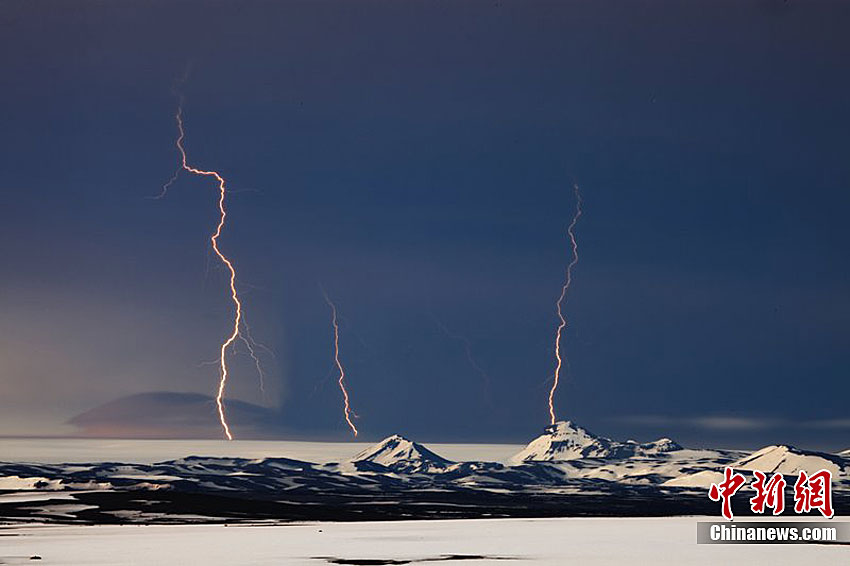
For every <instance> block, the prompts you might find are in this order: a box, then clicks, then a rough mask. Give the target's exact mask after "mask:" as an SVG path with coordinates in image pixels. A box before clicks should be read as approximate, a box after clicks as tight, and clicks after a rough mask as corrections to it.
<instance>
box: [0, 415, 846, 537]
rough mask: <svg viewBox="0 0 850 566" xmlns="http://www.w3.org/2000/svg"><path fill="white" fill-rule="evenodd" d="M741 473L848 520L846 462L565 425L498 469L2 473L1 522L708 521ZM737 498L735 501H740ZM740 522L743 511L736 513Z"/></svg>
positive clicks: (5, 468) (384, 444)
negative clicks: (827, 505) (689, 517)
mask: <svg viewBox="0 0 850 566" xmlns="http://www.w3.org/2000/svg"><path fill="white" fill-rule="evenodd" d="M727 465H731V466H733V467H735V469H736V470H739V471H741V472H743V473H746V472H752V471H753V470H761V471H764V472H769V473H781V474H784V475H788V476H789V477H788V478H787V480H788V483H789V484H791V485H793V481H794V478H792V477H791V476H796V474H797V473H798V472H799V471H800V470H805V471H807V472H809V473H813V472H815V471H818V470H820V469H829V470H831V471H832V472H833V477H834V483H833V490H834V493H835V497H834V499H835V501H834V504H835V507H836V509H837V512H838V513H839V514H840V513H842V512H843V513H846V512H847V511H848V510H850V458H848V453H847V451H844V452H842V453H840V454H827V453H822V452H812V451H807V450H801V449H798V448H794V447H791V446H768V447H765V448H763V449H761V450H758V451H756V452H754V453H751V454H750V453H746V452H741V451H732V450H691V449H687V448H683V447H682V446H679V445H678V444H676V443H675V442H674V441H672V440H670V439H667V438H663V439H660V440H656V441H654V442H648V443H637V442H634V441H624V442H620V441H615V440H611V439H608V438H604V437H599V436H596V435H594V434H592V433H591V432H589V431H587V430H586V429H584V428H582V427H580V426H578V425H576V424H575V423H572V422H569V421H563V422H559V423H556V424H555V425H553V426H551V427H548V428H547V429H546V430H545V432H544V434H542V435H541V436H540V437H538V438H536V439H534V440H533V441H532V442H531V443H530V444H529V445H528V446H527V447H526V448H524V449H523V450H522V451H520V452H519V453H518V454H517V455H516V456H515V457H514V458H513V459H512V460H511V462H510V463H509V464H500V463H495V462H452V461H450V460H448V459H446V458H443V457H441V456H439V455H438V454H435V453H434V452H432V451H431V450H429V449H428V448H426V447H424V446H422V445H420V444H418V443H416V442H413V441H411V440H408V439H406V438H404V437H402V436H399V435H393V436H390V437H388V438H386V439H384V440H383V441H381V442H379V443H377V444H375V445H374V446H372V447H370V448H368V449H367V450H364V451H362V452H361V453H359V454H357V455H356V456H354V457H353V458H351V459H349V460H347V461H343V462H338V463H332V464H313V463H310V462H303V461H298V460H290V459H286V458H265V459H258V460H251V459H245V458H210V457H201V456H190V457H187V458H181V459H178V460H171V461H167V462H161V463H157V464H134V463H73V464H39V463H0V518H5V519H7V520H18V521H33V520H46V521H58V522H80V521H82V522H186V521H224V520H226V521H234V520H236V521H238V520H258V519H273V520H305V519H337V520H361V519H393V518H428V517H480V516H552V515H559V516H563V515H675V514H716V513H717V509H716V507H717V506H716V504H715V503H713V502H711V501H709V500H708V498H707V496H706V492H707V487H708V486H709V485H710V484H711V483H712V482H715V481H717V479H718V478H719V477H721V473H722V469H723V467H724V466H727ZM743 491H745V490H742V495H741V497H748V496H749V494H746V495H744V494H743ZM740 506H741V507H742V512H743V511H746V508H748V505H746V504H745V503H742V504H741V505H740Z"/></svg>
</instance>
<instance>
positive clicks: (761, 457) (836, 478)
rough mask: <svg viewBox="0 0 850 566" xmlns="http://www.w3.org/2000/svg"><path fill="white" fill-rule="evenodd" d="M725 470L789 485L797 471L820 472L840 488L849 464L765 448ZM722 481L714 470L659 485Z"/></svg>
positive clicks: (819, 455) (830, 456)
mask: <svg viewBox="0 0 850 566" xmlns="http://www.w3.org/2000/svg"><path fill="white" fill-rule="evenodd" d="M842 454H843V453H842ZM729 466H731V467H732V468H734V469H735V470H736V471H740V472H753V471H756V470H757V471H760V472H764V473H766V474H782V475H783V476H786V481H789V482H790V483H793V481H794V480H793V477H796V476H797V475H798V474H799V472H800V471H804V472H806V473H807V474H813V473H815V472H818V471H820V470H829V471H830V472H832V478H833V483H834V484H835V487H838V488H841V487H842V484H844V485H846V484H850V461H848V460H847V459H846V458H843V457H842V456H841V455H836V454H827V453H825V452H814V451H811V450H802V449H800V448H796V447H794V446H788V445H784V444H779V445H772V446H765V447H764V448H762V449H761V450H757V451H756V452H753V453H752V454H750V455H748V456H745V457H743V458H740V459H738V460H736V461H734V462H731V463H730V464H729ZM722 478H723V474H722V468H721V467H719V466H718V467H717V468H716V469H714V470H703V471H700V472H697V473H694V474H687V475H683V476H680V477H678V478H673V479H670V480H667V481H666V482H664V483H663V485H665V486H670V487H706V488H707V487H708V486H710V485H711V484H712V483H716V482H718V481H721V480H722Z"/></svg>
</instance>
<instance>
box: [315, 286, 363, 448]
mask: <svg viewBox="0 0 850 566" xmlns="http://www.w3.org/2000/svg"><path fill="white" fill-rule="evenodd" d="M322 295H324V297H325V302H326V303H328V306H329V307H330V308H331V315H332V318H331V324H332V325H333V329H334V363H335V364H336V369H337V371H339V389H340V391H342V399H343V403H344V406H343V414H344V416H345V422H346V423H348V428H350V429H351V432H352V433H353V434H354V437H355V438H356V437H357V427H356V426H354V423H353V422H352V420H351V417H352V415H354V413H353V411H352V410H351V401H350V399H349V398H348V391H347V390H346V389H345V370H344V369H343V367H342V362H340V360H339V321H338V320H337V313H336V305H335V304H334V303H333V301H331V299H330V297H328V294H327V293H326V292H325V290H324V289H322ZM354 416H355V417H356V416H357V415H354Z"/></svg>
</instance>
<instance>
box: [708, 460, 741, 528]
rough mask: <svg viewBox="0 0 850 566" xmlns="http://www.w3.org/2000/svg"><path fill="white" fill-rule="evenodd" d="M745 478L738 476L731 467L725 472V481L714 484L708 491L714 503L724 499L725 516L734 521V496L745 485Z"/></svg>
mask: <svg viewBox="0 0 850 566" xmlns="http://www.w3.org/2000/svg"><path fill="white" fill-rule="evenodd" d="M745 481H746V480H745V479H744V476H742V475H741V474H736V473H734V471H733V470H732V468H730V467H729V466H726V469H725V470H724V471H723V481H722V482H720V483H719V484H716V483H713V484H711V487H710V488H709V490H708V497H709V498H710V499H711V500H712V501H720V500H721V499H723V506H722V507H723V516H724V517H726V518H727V519H729V520H730V521H731V520H732V496H733V495H735V492H736V491H738V490H739V489H741V486H742V485H744V482H745Z"/></svg>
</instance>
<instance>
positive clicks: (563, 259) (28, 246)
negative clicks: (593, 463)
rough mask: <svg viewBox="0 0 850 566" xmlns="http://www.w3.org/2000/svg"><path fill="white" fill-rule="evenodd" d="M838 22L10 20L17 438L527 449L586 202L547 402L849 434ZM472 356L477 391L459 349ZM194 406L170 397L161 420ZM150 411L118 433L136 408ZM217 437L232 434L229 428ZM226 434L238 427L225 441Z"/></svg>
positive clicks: (7, 114)
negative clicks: (223, 405)
mask: <svg viewBox="0 0 850 566" xmlns="http://www.w3.org/2000/svg"><path fill="white" fill-rule="evenodd" d="M848 29H850V4H847V3H840V2H795V1H790V2H782V1H778V0H777V1H773V0H764V1H762V0H759V1H751V2H698V1H690V2H662V1H652V2H637V1H629V2H625V1H623V2H601V3H600V2H591V1H584V2H502V1H499V2H472V1H466V2H439V1H438V2H412V1H400V2H394V1H381V2H364V1H358V2H350V1H340V2H324V1H309V2H307V1H303V2H274V3H273V2H239V3H236V2H228V3H223V2H138V1H134V2H80V1H77V2H63V3H59V2H38V1H35V2H33V1H26V2H24V1H7V0H2V1H0V69H2V73H0V81H2V83H0V191H2V195H3V199H2V204H1V205H0V251H2V257H3V267H2V278H0V331H1V332H2V339H0V376H2V393H0V434H3V435H16V434H74V433H75V430H74V428H73V427H72V426H71V425H68V424H66V421H67V420H68V419H70V418H72V417H74V416H75V415H77V414H79V413H82V412H85V411H88V410H90V409H93V408H95V407H97V406H99V405H102V404H104V403H107V402H110V401H113V400H115V399H118V398H121V397H123V396H126V395H131V394H138V393H147V392H164V391H169V392H193V393H202V394H206V395H212V394H214V391H215V387H216V385H217V371H216V367H215V365H209V364H205V363H204V362H207V361H211V360H215V358H216V356H217V348H218V344H219V343H220V341H221V340H222V339H223V337H225V336H226V335H227V330H228V325H229V318H230V316H231V304H230V303H229V302H228V298H227V290H226V279H225V273H224V271H223V270H222V269H221V267H220V265H219V264H218V263H217V262H216V261H215V259H214V257H213V256H211V255H210V251H209V242H208V237H209V235H210V233H211V231H212V230H213V229H214V227H215V223H216V221H217V210H216V208H215V207H216V201H215V199H216V192H215V185H214V184H213V183H212V182H211V181H209V180H206V179H199V178H197V177H195V178H193V177H191V176H188V175H183V176H181V177H180V179H179V180H178V182H177V183H176V184H175V185H174V186H173V187H172V189H171V190H170V192H169V194H168V196H167V198H165V199H162V200H152V199H150V198H148V197H151V196H154V195H156V194H157V193H159V191H160V188H161V186H162V184H163V182H165V181H166V180H167V179H168V178H169V177H170V176H171V174H172V173H173V172H174V170H175V168H176V166H177V163H178V161H177V159H178V155H177V152H176V150H175V148H174V138H175V135H176V128H175V123H174V112H175V108H176V104H177V100H176V98H175V96H174V94H173V92H172V87H173V86H174V84H175V81H177V80H178V79H179V78H180V77H181V76H183V75H184V73H185V72H186V70H187V68H188V69H190V72H189V74H188V78H187V80H186V82H185V84H184V85H183V87H182V91H183V94H184V95H185V107H184V117H185V121H186V129H187V138H186V147H187V150H188V152H189V156H190V160H191V161H192V162H194V163H195V164H197V165H198V166H200V167H204V168H211V169H216V170H218V171H220V172H222V174H223V175H224V176H225V177H226V178H227V179H228V181H229V183H230V186H231V188H232V189H233V192H232V193H231V194H230V195H229V201H228V202H229V212H230V213H231V216H230V218H229V221H230V223H229V224H228V225H227V227H226V230H225V233H224V235H223V236H222V240H221V244H222V248H223V249H224V251H225V253H227V254H228V255H230V256H231V257H232V258H233V260H234V262H235V264H236V266H237V270H238V272H239V288H240V291H241V293H242V294H243V298H244V301H245V307H246V313H247V317H248V321H249V323H250V324H251V328H252V331H253V334H254V337H255V338H256V339H257V340H259V341H261V342H263V343H265V344H267V345H268V346H269V347H271V348H272V349H273V350H274V351H275V352H276V354H277V358H276V360H273V359H270V358H267V359H266V363H267V369H268V372H269V376H268V379H269V384H268V388H269V396H268V398H267V399H265V400H263V399H262V398H261V396H260V394H259V390H258V386H257V377H256V375H255V373H253V372H252V365H251V361H250V358H248V357H247V356H246V355H245V354H244V349H242V350H241V351H237V353H236V354H235V355H234V358H233V368H234V373H233V376H232V381H231V386H230V388H229V390H228V396H229V397H231V398H234V399H239V400H242V401H245V402H248V403H254V404H258V405H264V406H266V407H268V408H269V411H270V412H269V413H268V414H270V415H272V420H274V426H277V427H279V430H280V431H281V432H280V433H279V434H278V436H279V437H282V438H293V439H295V438H338V439H344V438H347V434H348V431H347V428H346V426H345V422H344V420H343V418H342V412H341V398H340V393H339V390H338V389H337V387H336V382H335V375H334V374H333V367H332V358H331V353H332V349H331V348H332V342H331V340H332V334H331V326H330V311H329V309H328V307H327V305H326V304H325V302H324V300H323V298H322V293H321V290H320V285H321V286H324V288H325V289H326V290H327V292H328V294H329V295H330V296H331V297H332V298H333V299H334V300H335V302H336V303H337V306H338V308H339V312H340V315H341V317H342V334H341V347H342V356H343V359H342V361H343V363H344V364H345V365H346V368H347V379H348V383H349V386H350V391H351V394H352V401H353V404H354V408H355V410H356V412H357V413H358V415H359V417H360V418H359V419H358V421H357V423H358V427H359V428H360V429H361V432H362V436H363V437H365V438H367V439H370V438H378V437H381V436H385V435H388V434H391V433H395V432H399V433H403V434H406V435H409V436H411V437H413V438H415V439H418V440H423V441H434V440H441V441H467V440H469V441H472V440H474V441H526V440H529V439H530V438H531V437H532V436H534V435H536V434H538V433H539V432H540V429H541V428H542V427H543V426H545V425H546V424H548V413H547V407H546V395H547V391H548V385H549V380H550V378H551V375H552V372H553V367H554V359H553V353H552V348H553V333H554V329H555V326H556V323H557V319H556V316H555V310H554V302H555V300H556V298H557V297H558V294H559V292H560V286H561V283H562V281H563V278H564V269H565V266H566V264H567V262H568V260H569V248H568V245H567V244H568V241H567V239H566V227H567V224H568V223H569V220H570V216H571V214H572V213H573V210H574V206H575V203H574V200H573V193H572V185H573V183H574V182H575V183H578V184H579V186H580V187H581V190H582V193H583V196H584V215H583V216H582V218H581V220H580V221H579V224H578V226H577V236H578V243H579V248H580V249H579V253H580V256H581V259H580V262H579V264H578V266H577V267H576V269H575V272H574V285H573V287H572V289H571V292H570V294H569V296H568V300H567V304H566V309H565V310H566V314H567V316H568V318H569V322H570V325H569V327H568V329H567V331H566V332H565V335H564V342H563V349H564V350H565V352H566V354H567V355H568V358H569V370H568V371H567V373H566V377H565V380H564V383H563V386H562V388H561V389H560V390H559V392H558V404H557V407H558V413H559V416H560V417H562V418H571V419H574V420H576V421H578V422H579V423H580V424H582V425H584V426H586V427H588V428H590V429H591V430H593V431H595V432H598V433H601V434H606V435H610V436H613V437H617V438H628V437H632V438H636V439H639V440H644V439H650V438H652V437H655V436H659V435H666V436H671V437H673V438H675V439H677V440H678V441H680V442H682V443H684V444H691V445H712V444H714V445H721V446H730V447H739V446H740V447H758V446H762V445H765V444H768V443H772V442H780V441H781V442H790V443H797V444H799V445H801V446H803V447H807V448H823V449H836V450H837V449H843V448H847V447H848V446H850V440H848V437H850V434H848V433H850V410H848V403H847V399H848V398H850V379H848V377H850V332H848V328H850V259H849V258H850V254H848V248H849V245H850V223H848V216H850V159H848V149H850V143H848V132H850V102H848V101H850V93H848V89H850V73H848V61H850V34H848V33H847V30H848ZM459 337H463V338H465V339H466V340H468V342H469V344H470V346H471V352H472V354H473V356H474V359H475V361H476V363H477V364H478V365H480V367H481V368H483V369H484V370H485V371H486V373H487V375H488V378H489V387H488V386H487V385H486V380H485V379H484V378H482V376H481V375H480V374H479V373H477V372H476V370H475V368H474V367H473V365H472V364H470V362H469V360H468V359H467V356H466V353H465V350H464V342H463V338H459ZM175 410H177V409H175ZM128 418H130V417H128ZM209 418H210V419H211V420H212V421H213V422H214V420H215V416H214V414H213V413H212V412H210V415H209ZM236 434H237V436H239V429H238V427H237V428H236Z"/></svg>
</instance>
